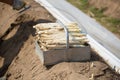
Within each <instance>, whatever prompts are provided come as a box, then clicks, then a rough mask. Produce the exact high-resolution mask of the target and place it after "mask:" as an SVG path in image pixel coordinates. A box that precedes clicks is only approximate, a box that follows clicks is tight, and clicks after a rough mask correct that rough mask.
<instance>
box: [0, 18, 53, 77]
mask: <svg viewBox="0 0 120 80" xmlns="http://www.w3.org/2000/svg"><path fill="white" fill-rule="evenodd" d="M46 22H51V21H49V20H44V19H39V20H37V21H34V19H30V20H27V21H21V22H19V23H13V24H12V25H11V27H10V29H9V30H8V31H6V33H5V34H4V36H2V39H3V40H1V42H0V57H2V58H4V63H3V66H2V67H1V68H0V77H1V76H3V75H4V74H5V73H6V71H7V69H8V67H9V65H10V64H11V62H12V61H13V59H14V58H15V57H16V56H17V55H18V53H19V52H20V50H21V48H22V47H23V45H24V43H25V42H26V41H27V40H28V38H29V36H30V35H32V36H34V35H35V29H33V26H34V25H35V24H37V23H46ZM16 28H17V31H16V33H15V34H14V35H13V36H12V37H10V38H9V39H7V40H4V38H5V37H7V36H8V34H12V30H13V29H16Z"/></svg>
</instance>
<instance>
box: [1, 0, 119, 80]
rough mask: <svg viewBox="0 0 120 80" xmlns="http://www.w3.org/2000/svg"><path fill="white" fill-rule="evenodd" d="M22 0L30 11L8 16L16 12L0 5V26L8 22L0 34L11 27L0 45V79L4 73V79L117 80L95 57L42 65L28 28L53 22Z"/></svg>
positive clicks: (30, 0) (45, 14)
mask: <svg viewBox="0 0 120 80" xmlns="http://www.w3.org/2000/svg"><path fill="white" fill-rule="evenodd" d="M25 1H26V2H27V3H28V4H31V5H32V8H31V9H29V10H28V11H26V12H24V13H22V14H16V16H12V17H11V15H13V14H14V13H16V11H11V7H9V6H8V5H5V4H2V3H0V8H1V9H0V10H1V13H0V15H1V16H2V17H1V18H0V21H1V22H0V25H1V24H3V22H4V21H6V20H8V23H6V25H4V26H1V27H0V28H1V29H0V32H2V33H4V32H6V30H7V29H8V28H9V26H7V25H11V24H12V25H11V29H10V31H9V32H8V33H7V34H6V35H5V36H4V37H3V38H2V42H1V43H0V76H3V75H4V74H5V75H4V76H5V77H7V79H8V80H80V79H81V80H88V79H89V78H91V79H92V78H94V77H95V79H96V80H119V79H120V77H119V76H118V75H116V74H115V73H113V72H112V70H110V69H109V68H108V66H107V65H106V64H105V63H104V62H100V60H99V58H97V57H96V56H95V55H93V56H92V59H91V61H89V62H68V63H65V62H63V63H59V64H57V65H54V66H48V67H46V66H43V65H42V64H41V62H40V60H39V57H38V56H37V55H36V54H35V45H34V44H35V43H34V42H35V40H34V35H35V30H34V29H33V28H32V27H33V25H35V24H37V23H41V22H42V23H44V22H54V21H55V19H54V18H53V17H52V16H51V15H50V14H49V13H48V12H47V11H46V10H45V9H44V8H43V7H41V6H40V5H39V4H37V3H35V2H34V1H33V0H25ZM4 13H5V14H4ZM8 13H9V14H8ZM8 18H10V19H8ZM4 29H5V30H4Z"/></svg>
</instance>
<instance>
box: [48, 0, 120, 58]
mask: <svg viewBox="0 0 120 80" xmlns="http://www.w3.org/2000/svg"><path fill="white" fill-rule="evenodd" d="M47 1H48V2H49V3H50V4H52V5H53V6H54V7H55V8H57V9H58V10H59V11H60V12H61V13H62V14H64V15H65V16H66V17H67V18H68V19H69V20H71V21H74V22H77V23H78V24H79V26H80V27H81V28H82V29H83V31H84V32H86V33H88V34H89V35H90V36H92V38H94V39H95V40H96V41H97V42H99V43H100V44H101V45H103V46H104V47H105V48H106V49H108V50H109V51H110V52H112V53H113V54H115V55H116V56H117V57H118V58H119V59H120V40H119V39H118V38H117V37H116V36H115V35H113V34H112V33H111V32H109V31H108V30H106V29H105V28H104V27H103V26H101V25H100V24H99V23H97V22H96V21H95V20H94V19H92V18H90V17H89V16H87V15H86V14H84V13H83V12H82V11H80V10H78V9H77V8H75V7H74V6H72V5H71V4H69V3H68V2H67V1H66V0H47ZM81 24H82V26H81Z"/></svg>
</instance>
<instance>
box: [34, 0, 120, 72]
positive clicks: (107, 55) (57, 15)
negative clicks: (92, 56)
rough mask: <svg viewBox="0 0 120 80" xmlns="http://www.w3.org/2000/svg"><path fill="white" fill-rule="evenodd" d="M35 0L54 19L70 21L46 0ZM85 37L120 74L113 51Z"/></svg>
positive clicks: (118, 60) (118, 61)
mask: <svg viewBox="0 0 120 80" xmlns="http://www.w3.org/2000/svg"><path fill="white" fill-rule="evenodd" d="M35 1H36V2H38V3H39V4H40V5H42V6H43V7H45V8H46V9H47V10H48V11H49V12H50V13H51V14H52V15H53V16H54V17H55V18H56V19H58V20H60V21H61V22H62V23H63V24H68V23H70V22H71V21H70V20H68V19H67V18H66V17H65V16H63V15H62V14H61V13H60V12H59V11H58V10H57V9H56V8H54V7H53V6H52V5H51V4H49V3H48V2H47V1H46V0H35ZM87 38H88V40H89V44H90V45H91V47H92V48H93V49H94V50H95V51H96V52H97V53H98V55H100V56H101V57H102V58H103V59H104V60H105V62H106V63H107V64H108V65H109V66H110V67H111V68H112V69H114V70H115V71H116V72H117V73H119V74H120V59H118V58H117V57H116V56H115V55H113V53H111V52H110V51H108V50H107V49H106V48H104V47H103V46H102V45H101V44H99V43H98V42H97V41H95V40H94V39H93V38H92V37H91V36H90V35H87Z"/></svg>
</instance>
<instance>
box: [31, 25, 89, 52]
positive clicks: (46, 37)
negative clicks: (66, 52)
mask: <svg viewBox="0 0 120 80" xmlns="http://www.w3.org/2000/svg"><path fill="white" fill-rule="evenodd" d="M33 28H35V29H36V40H37V41H38V43H39V45H40V48H41V49H42V50H44V51H48V50H51V49H61V48H65V47H66V34H65V31H64V28H63V27H61V26H60V25H59V24H58V23H42V24H38V25H35V26H33ZM68 31H69V45H70V46H75V45H80V46H81V45H83V44H84V43H85V42H87V39H86V35H85V34H81V33H80V30H79V29H78V28H76V24H75V23H71V24H69V25H68Z"/></svg>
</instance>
